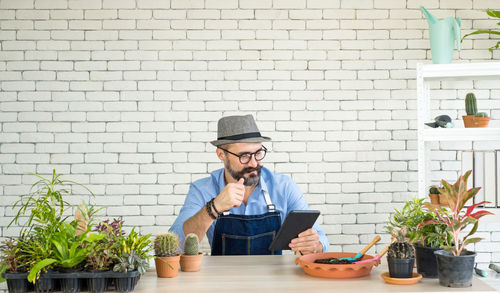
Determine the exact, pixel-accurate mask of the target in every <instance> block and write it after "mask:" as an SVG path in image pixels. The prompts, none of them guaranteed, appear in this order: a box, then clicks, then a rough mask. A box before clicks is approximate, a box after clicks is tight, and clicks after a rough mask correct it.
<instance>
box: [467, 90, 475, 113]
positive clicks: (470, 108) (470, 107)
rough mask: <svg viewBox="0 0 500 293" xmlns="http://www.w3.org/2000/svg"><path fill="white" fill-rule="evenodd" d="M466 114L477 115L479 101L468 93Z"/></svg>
mask: <svg viewBox="0 0 500 293" xmlns="http://www.w3.org/2000/svg"><path fill="white" fill-rule="evenodd" d="M465 112H467V115H476V114H477V101H476V96H475V95H474V94H473V93H468V94H467V95H466V96H465Z"/></svg>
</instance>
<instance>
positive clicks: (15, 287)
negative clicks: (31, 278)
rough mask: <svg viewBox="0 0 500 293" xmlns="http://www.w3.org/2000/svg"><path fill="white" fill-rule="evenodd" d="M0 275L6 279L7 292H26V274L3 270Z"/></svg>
mask: <svg viewBox="0 0 500 293" xmlns="http://www.w3.org/2000/svg"><path fill="white" fill-rule="evenodd" d="M2 277H3V278H5V279H6V280H7V288H8V289H9V293H24V292H28V285H29V283H28V279H27V277H28V274H27V273H13V272H4V273H3V274H2Z"/></svg>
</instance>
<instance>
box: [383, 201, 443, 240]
mask: <svg viewBox="0 0 500 293" xmlns="http://www.w3.org/2000/svg"><path fill="white" fill-rule="evenodd" d="M424 200H425V199H424V198H417V197H415V198H413V199H412V200H408V201H406V202H405V205H404V206H403V208H402V209H401V210H397V209H395V210H394V211H395V213H394V215H392V217H391V218H390V219H389V223H388V224H387V225H386V226H385V230H386V232H387V233H391V232H392V230H393V229H397V230H400V229H402V228H403V227H404V228H405V229H406V231H407V232H406V233H407V237H408V239H409V241H410V242H419V243H420V244H422V245H423V246H428V247H441V246H442V245H444V243H445V239H444V237H445V233H444V231H445V225H439V224H435V225H430V224H429V225H426V226H422V224H423V223H424V222H426V221H428V220H433V219H436V218H437V217H436V215H435V214H434V213H433V212H431V211H429V210H428V209H427V208H425V207H424Z"/></svg>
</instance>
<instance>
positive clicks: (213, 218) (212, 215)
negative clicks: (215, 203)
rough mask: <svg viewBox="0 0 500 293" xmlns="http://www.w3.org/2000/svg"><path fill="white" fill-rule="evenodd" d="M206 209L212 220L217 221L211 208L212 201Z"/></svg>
mask: <svg viewBox="0 0 500 293" xmlns="http://www.w3.org/2000/svg"><path fill="white" fill-rule="evenodd" d="M205 209H206V210H207V213H208V215H209V216H210V218H212V220H215V219H216V217H215V216H214V214H213V213H212V209H211V207H210V201H209V202H207V204H206V205H205Z"/></svg>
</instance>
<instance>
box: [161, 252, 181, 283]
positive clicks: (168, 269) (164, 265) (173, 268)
mask: <svg viewBox="0 0 500 293" xmlns="http://www.w3.org/2000/svg"><path fill="white" fill-rule="evenodd" d="M180 258H181V257H180V255H179V254H177V255H176V256H166V257H156V258H155V264H156V274H157V275H158V277H160V278H173V277H176V276H177V274H178V273H179V261H180Z"/></svg>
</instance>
